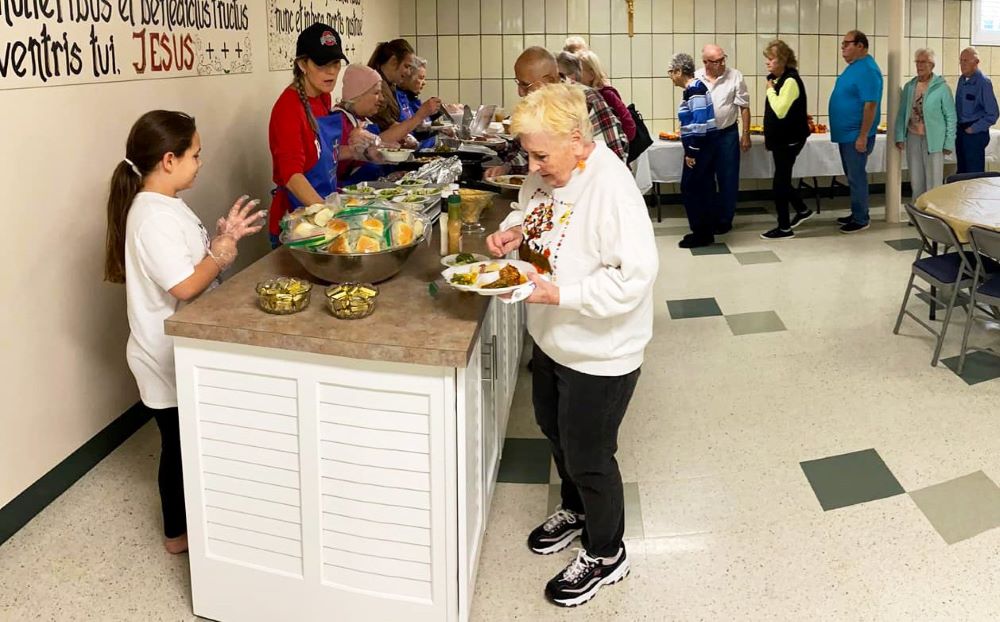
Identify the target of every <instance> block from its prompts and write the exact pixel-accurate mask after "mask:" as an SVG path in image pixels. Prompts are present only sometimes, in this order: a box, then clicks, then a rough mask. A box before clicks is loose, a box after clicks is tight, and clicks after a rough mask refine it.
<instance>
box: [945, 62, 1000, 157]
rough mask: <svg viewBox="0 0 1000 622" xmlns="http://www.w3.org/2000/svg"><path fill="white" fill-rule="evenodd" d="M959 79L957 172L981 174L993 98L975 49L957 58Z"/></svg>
mask: <svg viewBox="0 0 1000 622" xmlns="http://www.w3.org/2000/svg"><path fill="white" fill-rule="evenodd" d="M958 64H959V67H961V70H962V76H961V77H960V78H959V79H958V87H957V88H956V89H955V109H956V111H957V112H958V134H957V136H956V138H955V155H956V156H958V172H959V173H982V172H983V171H985V170H986V145H988V144H989V143H990V126H991V125H993V124H994V123H996V122H997V115H998V112H997V98H996V96H995V95H994V94H993V83H992V82H990V79H989V78H987V77H986V76H984V75H983V72H982V71H980V70H979V54H978V53H976V48H965V49H964V50H962V54H961V55H960V56H959V57H958Z"/></svg>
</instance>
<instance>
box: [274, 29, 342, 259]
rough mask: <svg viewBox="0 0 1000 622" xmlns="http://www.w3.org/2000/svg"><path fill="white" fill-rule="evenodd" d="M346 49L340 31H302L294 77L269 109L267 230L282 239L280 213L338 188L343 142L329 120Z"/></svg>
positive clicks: (282, 214) (319, 201)
mask: <svg viewBox="0 0 1000 622" xmlns="http://www.w3.org/2000/svg"><path fill="white" fill-rule="evenodd" d="M346 61H347V57H346V56H344V48H343V44H342V43H341V39H340V34H339V33H338V32H337V31H335V30H334V29H333V28H331V27H329V26H327V25H326V24H313V25H312V26H309V27H308V28H306V29H305V30H303V31H302V32H301V33H300V34H299V37H298V41H297V42H296V45H295V61H294V64H293V66H292V74H293V76H294V77H293V80H292V84H291V85H289V86H288V88H286V89H285V90H284V91H283V92H282V93H281V96H280V97H278V101H276V102H275V104H274V108H272V109H271V122H270V125H269V127H268V143H269V145H270V148H271V159H272V162H273V179H274V183H275V185H276V186H277V189H276V190H275V192H274V198H273V200H272V202H271V209H270V215H269V218H268V231H269V233H270V234H271V244H272V245H273V246H276V245H277V243H278V233H279V232H280V230H281V219H282V217H283V216H284V215H285V214H286V213H287V212H289V211H290V210H293V209H295V208H297V207H299V206H302V205H311V204H313V203H322V202H323V198H324V197H325V196H327V195H328V194H330V193H332V192H335V191H336V189H337V180H336V168H337V162H336V154H335V153H334V152H333V149H332V146H333V145H337V144H339V142H340V141H339V136H337V135H335V131H336V130H339V125H337V124H331V123H330V120H328V119H327V118H326V117H328V116H329V114H330V106H331V97H330V93H331V92H332V91H333V88H334V86H336V84H337V76H338V75H340V68H341V64H342V63H343V62H346Z"/></svg>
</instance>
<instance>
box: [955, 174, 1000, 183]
mask: <svg viewBox="0 0 1000 622" xmlns="http://www.w3.org/2000/svg"><path fill="white" fill-rule="evenodd" d="M983 177H1000V173H998V172H997V171H986V172H985V173H955V174H954V175H948V179H946V180H944V183H946V184H953V183H955V182H956V181H967V180H969V179H982V178H983Z"/></svg>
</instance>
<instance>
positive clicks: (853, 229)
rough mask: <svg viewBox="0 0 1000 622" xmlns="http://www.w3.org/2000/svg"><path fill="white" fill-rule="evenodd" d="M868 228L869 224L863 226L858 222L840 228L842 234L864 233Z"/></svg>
mask: <svg viewBox="0 0 1000 622" xmlns="http://www.w3.org/2000/svg"><path fill="white" fill-rule="evenodd" d="M867 228H868V223H865V224H863V225H862V224H860V223H856V222H854V221H853V220H852V221H851V222H849V223H847V224H846V225H844V226H843V227H841V228H840V232H841V233H857V232H858V231H864V230H865V229H867Z"/></svg>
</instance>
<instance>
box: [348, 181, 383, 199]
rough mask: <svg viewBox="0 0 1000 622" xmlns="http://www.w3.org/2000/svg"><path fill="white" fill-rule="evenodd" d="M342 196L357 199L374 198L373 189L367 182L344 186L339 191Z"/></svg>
mask: <svg viewBox="0 0 1000 622" xmlns="http://www.w3.org/2000/svg"><path fill="white" fill-rule="evenodd" d="M340 191H341V192H342V193H343V194H347V195H351V196H357V197H371V196H375V188H372V187H371V186H369V185H368V182H365V181H363V182H361V183H360V184H351V185H350V186H344V187H343V188H341V189H340Z"/></svg>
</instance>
